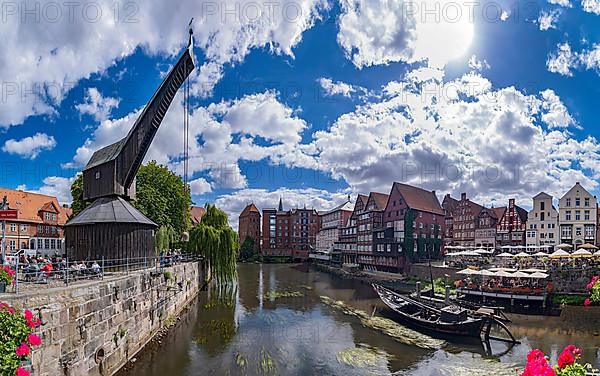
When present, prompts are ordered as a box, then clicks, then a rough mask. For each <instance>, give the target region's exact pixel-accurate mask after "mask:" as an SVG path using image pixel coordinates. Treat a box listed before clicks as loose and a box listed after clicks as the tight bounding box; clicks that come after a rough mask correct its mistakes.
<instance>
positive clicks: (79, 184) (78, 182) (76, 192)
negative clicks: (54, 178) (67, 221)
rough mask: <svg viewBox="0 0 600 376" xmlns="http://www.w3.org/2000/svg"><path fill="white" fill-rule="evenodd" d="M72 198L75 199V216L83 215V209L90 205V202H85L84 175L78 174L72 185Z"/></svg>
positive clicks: (73, 206) (73, 204)
mask: <svg viewBox="0 0 600 376" xmlns="http://www.w3.org/2000/svg"><path fill="white" fill-rule="evenodd" d="M71 196H72V197H73V203H72V204H71V209H73V216H76V215H77V214H79V213H81V212H82V211H83V209H85V208H87V207H88V206H89V205H90V203H89V202H87V201H84V200H83V174H77V177H76V178H75V181H74V182H73V184H71Z"/></svg>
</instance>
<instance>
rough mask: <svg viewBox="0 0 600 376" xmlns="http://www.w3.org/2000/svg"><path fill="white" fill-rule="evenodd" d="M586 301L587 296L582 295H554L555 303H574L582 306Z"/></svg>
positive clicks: (553, 301)
mask: <svg viewBox="0 0 600 376" xmlns="http://www.w3.org/2000/svg"><path fill="white" fill-rule="evenodd" d="M584 301H585V296H581V295H554V296H553V297H552V304H554V305H574V306H580V305H582V304H583V302H584Z"/></svg>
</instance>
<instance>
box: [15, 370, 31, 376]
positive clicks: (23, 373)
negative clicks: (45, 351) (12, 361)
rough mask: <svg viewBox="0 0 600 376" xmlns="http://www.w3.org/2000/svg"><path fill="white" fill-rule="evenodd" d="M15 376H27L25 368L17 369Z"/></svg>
mask: <svg viewBox="0 0 600 376" xmlns="http://www.w3.org/2000/svg"><path fill="white" fill-rule="evenodd" d="M17 376H29V371H28V370H26V369H25V368H17Z"/></svg>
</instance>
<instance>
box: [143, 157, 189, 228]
mask: <svg viewBox="0 0 600 376" xmlns="http://www.w3.org/2000/svg"><path fill="white" fill-rule="evenodd" d="M136 180H137V184H136V191H137V192H136V196H137V197H136V200H135V201H134V202H133V205H134V206H135V207H136V208H137V209H138V210H139V211H141V212H142V213H143V214H144V215H145V216H146V217H148V218H150V219H151V220H152V221H154V222H155V223H156V224H157V225H158V226H159V227H162V226H166V227H170V228H172V229H173V230H174V232H175V234H177V235H179V236H181V234H182V233H183V232H184V231H187V230H188V229H189V228H190V226H191V218H190V206H191V205H192V199H191V197H190V193H189V191H188V190H187V189H185V187H184V184H183V181H182V180H181V177H179V176H177V175H175V173H174V172H172V171H170V170H169V169H168V168H167V167H166V166H163V165H159V164H157V163H156V161H152V162H150V163H148V164H147V165H142V166H141V167H140V170H139V171H138V174H137V177H136Z"/></svg>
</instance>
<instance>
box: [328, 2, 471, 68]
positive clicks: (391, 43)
mask: <svg viewBox="0 0 600 376" xmlns="http://www.w3.org/2000/svg"><path fill="white" fill-rule="evenodd" d="M455 4H456V7H457V9H455V11H454V12H452V13H451V14H442V12H441V11H439V12H437V14H434V15H431V14H427V12H426V11H425V8H426V7H427V6H429V7H430V8H431V5H433V6H436V3H435V2H433V1H432V2H431V4H428V3H427V2H425V3H418V4H416V3H408V2H405V1H388V0H343V1H342V14H341V15H340V18H339V26H340V30H339V33H338V37H337V40H338V43H339V44H340V46H341V47H342V48H343V49H344V51H345V53H346V56H347V57H348V58H349V59H351V60H352V62H353V63H354V65H356V66H357V67H359V68H363V67H368V66H372V65H385V64H389V63H392V62H397V61H405V62H415V61H421V60H425V59H426V60H427V61H428V63H429V65H430V66H434V67H443V66H444V65H445V64H446V63H448V61H450V60H453V59H455V58H458V57H460V56H462V55H463V54H464V53H465V51H466V50H467V49H468V47H469V45H470V43H471V41H472V38H473V33H474V25H473V18H472V14H471V13H470V10H471V11H472V9H469V7H466V6H463V5H459V4H458V3H455ZM437 5H439V3H437ZM411 7H412V8H411ZM415 7H416V8H415ZM419 7H420V8H419ZM409 9H410V10H411V11H409Z"/></svg>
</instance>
